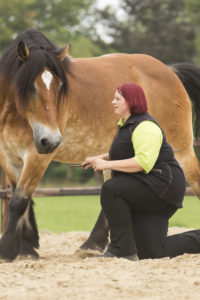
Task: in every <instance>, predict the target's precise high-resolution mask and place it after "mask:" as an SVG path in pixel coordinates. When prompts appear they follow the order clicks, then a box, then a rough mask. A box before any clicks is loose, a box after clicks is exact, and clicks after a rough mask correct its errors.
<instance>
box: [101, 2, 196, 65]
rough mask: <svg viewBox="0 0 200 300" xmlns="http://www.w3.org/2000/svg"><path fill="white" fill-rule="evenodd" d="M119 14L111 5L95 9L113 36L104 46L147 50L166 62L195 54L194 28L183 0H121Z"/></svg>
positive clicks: (147, 52) (189, 60) (185, 59)
mask: <svg viewBox="0 0 200 300" xmlns="http://www.w3.org/2000/svg"><path fill="white" fill-rule="evenodd" d="M120 9H121V17H119V16H118V15H117V12H116V11H115V12H114V11H113V9H112V8H111V7H109V6H108V7H106V9H104V10H101V11H99V10H98V11H97V13H98V16H99V17H98V21H99V20H100V19H102V20H103V21H102V23H103V25H104V30H105V31H106V34H107V35H108V36H109V37H110V38H111V39H112V41H111V42H110V43H108V44H107V45H105V43H104V42H103V40H102V38H101V37H100V36H98V37H97V38H98V43H99V45H101V47H103V48H104V49H105V50H106V47H107V49H115V51H118V52H126V53H146V54H149V55H152V56H154V57H156V58H158V59H160V60H161V61H163V62H165V63H173V62H181V61H188V62H192V60H193V57H194V56H195V30H194V26H193V25H192V24H191V22H190V21H189V18H188V16H187V14H186V13H185V10H184V9H185V7H184V0H176V1H174V0H142V1H141V0H121V2H120Z"/></svg>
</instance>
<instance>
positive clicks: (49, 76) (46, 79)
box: [42, 71, 53, 90]
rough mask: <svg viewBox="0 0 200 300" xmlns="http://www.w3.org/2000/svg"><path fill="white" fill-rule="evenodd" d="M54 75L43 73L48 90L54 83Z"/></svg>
mask: <svg viewBox="0 0 200 300" xmlns="http://www.w3.org/2000/svg"><path fill="white" fill-rule="evenodd" d="M52 79H53V75H52V74H51V72H49V71H44V72H43V73H42V80H43V82H44V84H45V85H46V87H47V90H50V86H51V83H52Z"/></svg>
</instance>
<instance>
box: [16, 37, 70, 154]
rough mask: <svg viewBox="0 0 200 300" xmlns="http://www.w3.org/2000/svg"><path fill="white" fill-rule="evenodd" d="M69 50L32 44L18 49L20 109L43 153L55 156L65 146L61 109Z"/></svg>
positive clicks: (65, 86) (21, 45)
mask: <svg viewBox="0 0 200 300" xmlns="http://www.w3.org/2000/svg"><path fill="white" fill-rule="evenodd" d="M68 48H69V45H67V46H66V47H64V48H61V49H58V48H55V47H53V46H52V44H48V43H46V44H44V43H43V44H42V46H40V44H39V43H38V45H33V43H32V42H29V40H28V41H27V40H25V42H24V41H23V40H21V41H19V42H18V45H17V53H18V61H19V62H18V65H19V67H18V70H17V73H16V76H15V81H14V87H15V88H16V93H15V103H16V108H17V111H18V113H19V114H20V115H21V116H23V117H25V118H26V119H27V120H28V123H29V125H30V126H31V128H32V131H33V138H34V143H35V146H36V148H37V151H38V152H39V153H44V154H47V153H51V152H53V151H54V149H55V148H57V147H58V145H59V144H60V143H61V133H60V129H59V120H58V106H59V103H60V101H61V100H62V98H63V97H64V96H65V95H66V93H67V88H68V82H67V78H66V71H67V68H68V67H69V61H68V59H66V58H65V57H66V55H67V52H68Z"/></svg>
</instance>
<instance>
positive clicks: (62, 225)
mask: <svg viewBox="0 0 200 300" xmlns="http://www.w3.org/2000/svg"><path fill="white" fill-rule="evenodd" d="M34 201H35V213H36V218H37V224H38V227H39V229H48V230H50V231H53V232H56V233H58V232H63V231H73V230H80V231H90V230H91V229H92V227H93V226H94V224H95V222H96V219H97V217H98V214H99V212H100V203H99V196H67V197H44V198H35V199H34Z"/></svg>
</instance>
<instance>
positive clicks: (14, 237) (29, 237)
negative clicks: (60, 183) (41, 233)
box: [0, 155, 51, 260]
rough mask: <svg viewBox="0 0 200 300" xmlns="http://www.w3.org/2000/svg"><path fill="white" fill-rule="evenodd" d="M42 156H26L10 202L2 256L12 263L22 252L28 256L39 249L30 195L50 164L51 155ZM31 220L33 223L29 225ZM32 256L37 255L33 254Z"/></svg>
mask: <svg viewBox="0 0 200 300" xmlns="http://www.w3.org/2000/svg"><path fill="white" fill-rule="evenodd" d="M41 156H42V155H27V157H26V161H25V163H24V167H23V170H22V173H21V176H20V179H19V181H18V183H17V186H16V188H15V190H14V192H13V195H12V197H11V200H10V203H9V213H8V222H7V225H6V229H5V232H4V233H3V236H2V238H1V240H0V257H2V258H6V259H9V260H13V259H15V258H16V256H17V255H18V254H19V253H20V251H21V252H23V251H24V252H25V253H26V254H27V250H28V251H30V250H31V249H33V248H34V247H35V248H37V247H38V246H39V243H38V238H37V234H38V233H37V227H36V231H34V228H33V227H34V225H35V226H36V223H35V219H34V214H33V210H32V203H31V195H32V193H33V191H34V189H35V187H36V185H37V184H38V182H39V181H40V179H41V178H42V176H43V174H44V172H45V170H46V168H47V166H48V164H49V162H50V161H51V155H43V156H42V157H41ZM28 220H31V222H30V223H28ZM24 224H26V226H25V225H24ZM31 224H32V227H31ZM24 226H25V227H24ZM30 243H31V244H30ZM28 244H29V245H28ZM20 245H21V246H20ZM20 247H21V248H20ZM31 247H32V248H31ZM30 254H32V255H34V254H35V253H34V251H32V253H30ZM35 256H36V255H35Z"/></svg>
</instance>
